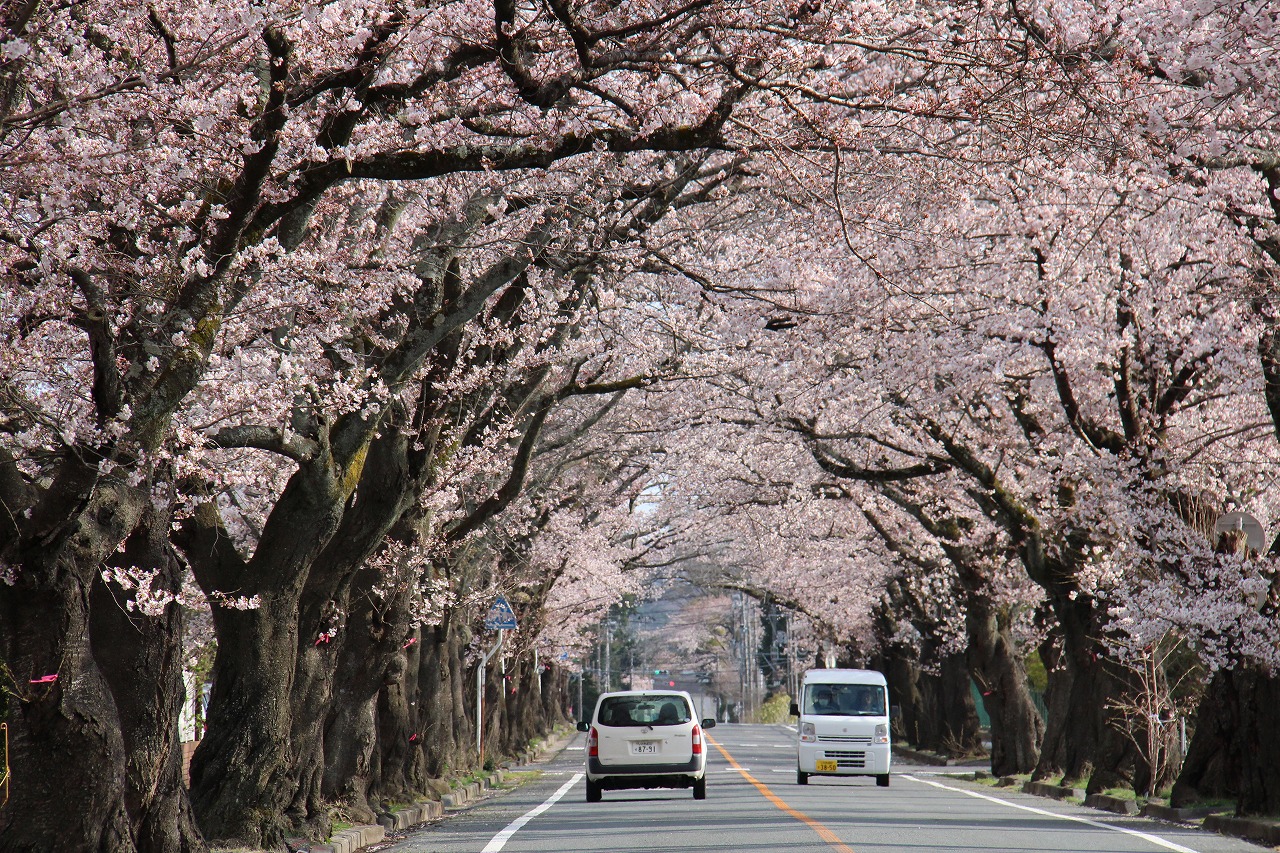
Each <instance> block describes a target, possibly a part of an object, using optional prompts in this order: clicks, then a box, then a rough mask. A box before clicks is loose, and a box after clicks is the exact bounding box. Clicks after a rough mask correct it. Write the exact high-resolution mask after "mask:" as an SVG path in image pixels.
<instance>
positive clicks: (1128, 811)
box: [1084, 794, 1138, 815]
mask: <svg viewBox="0 0 1280 853" xmlns="http://www.w3.org/2000/svg"><path fill="white" fill-rule="evenodd" d="M1084 804H1085V805H1086V806H1088V807H1089V808H1091V809H1101V810H1102V811H1104V812H1115V813H1116V814H1123V815H1135V814H1137V813H1138V804H1137V803H1135V802H1134V801H1133V800H1125V799H1122V798H1120V797H1113V796H1111V795H1109V794H1090V795H1089V796H1087V797H1085V799H1084Z"/></svg>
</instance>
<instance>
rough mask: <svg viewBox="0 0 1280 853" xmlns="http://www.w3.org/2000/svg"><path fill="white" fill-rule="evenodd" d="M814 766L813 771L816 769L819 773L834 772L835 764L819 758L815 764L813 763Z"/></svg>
mask: <svg viewBox="0 0 1280 853" xmlns="http://www.w3.org/2000/svg"><path fill="white" fill-rule="evenodd" d="M814 765H815V768H814V769H816V770H817V771H818V772H819V773H834V772H836V763H835V762H834V761H832V760H830V759H823V758H819V759H818V760H817V761H816V762H814Z"/></svg>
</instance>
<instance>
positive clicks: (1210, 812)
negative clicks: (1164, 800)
mask: <svg viewBox="0 0 1280 853" xmlns="http://www.w3.org/2000/svg"><path fill="white" fill-rule="evenodd" d="M1022 792H1023V793H1024V794H1034V795H1036V796H1041V797H1051V798H1053V799H1055V800H1063V799H1067V798H1068V797H1077V798H1080V797H1084V791H1083V790H1082V789H1080V788H1064V787H1062V786H1060V785H1046V784H1044V783H1043V782H1027V783H1026V784H1024V785H1023V786H1022ZM1084 804H1085V805H1086V806H1088V807H1089V808H1094V809H1101V810H1103V811H1108V812H1114V813H1116V814H1122V815H1131V816H1138V817H1144V818H1148V819H1151V820H1163V821H1168V822H1170V823H1181V824H1191V825H1192V826H1194V825H1196V822H1197V821H1200V823H1199V826H1200V828H1201V829H1204V830H1208V831H1209V832H1216V833H1218V834H1219V835H1229V836H1231V837H1233V838H1243V839H1244V840H1245V841H1256V842H1259V843H1262V844H1267V845H1270V846H1273V847H1274V846H1280V821H1269V820H1261V819H1257V818H1247V817H1233V816H1231V815H1226V814H1215V813H1214V812H1215V809H1213V808H1206V807H1200V808H1181V809H1175V808H1171V807H1169V806H1162V805H1159V804H1158V803H1147V804H1146V805H1145V806H1143V807H1142V808H1141V810H1139V808H1138V804H1137V803H1135V802H1133V801H1132V800H1125V799H1121V798H1120V797H1112V796H1109V795H1107V794H1090V795H1089V796H1088V797H1084ZM1219 811H1220V810H1219ZM1202 819H1203V820H1202Z"/></svg>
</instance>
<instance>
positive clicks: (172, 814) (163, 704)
mask: <svg viewBox="0 0 1280 853" xmlns="http://www.w3.org/2000/svg"><path fill="white" fill-rule="evenodd" d="M168 535H169V516H168V514H167V513H156V512H155V511H148V513H147V515H146V518H145V519H144V522H143V524H141V525H140V526H139V528H138V530H137V531H135V534H134V535H133V536H131V537H130V538H129V540H128V543H127V547H126V549H125V552H124V554H123V558H122V559H121V560H120V563H121V564H122V565H126V566H139V567H144V568H149V569H156V570H158V571H159V575H158V576H157V581H156V584H155V586H156V588H159V589H163V590H166V591H168V592H169V593H174V594H176V593H177V592H179V591H180V589H181V587H182V569H181V567H180V566H179V565H178V563H177V560H176V559H175V558H174V557H173V555H172V552H171V550H170V548H169V539H168ZM128 597H129V595H128V594H127V593H126V594H123V595H122V594H120V593H118V592H117V591H116V588H114V587H110V586H108V585H107V584H106V583H104V582H102V581H99V582H98V583H96V584H95V585H94V588H93V593H92V599H91V601H92V620H91V624H90V637H91V642H92V644H93V649H94V658H95V660H96V661H97V662H98V665H99V666H100V667H101V669H102V672H103V674H104V676H105V677H106V679H107V682H108V684H109V685H110V686H111V690H112V693H113V694H114V696H115V701H116V708H117V710H118V713H119V717H120V722H121V729H122V734H123V737H124V745H125V754H126V756H127V762H126V765H125V771H126V772H125V789H124V801H125V807H126V809H127V810H128V813H129V821H130V825H131V826H132V828H133V835H134V839H135V841H136V843H137V848H138V853H189V852H190V851H201V850H204V849H205V845H204V841H203V839H201V838H200V834H199V830H197V829H196V825H195V819H194V817H193V816H192V812H191V803H190V801H189V799H188V797H187V789H186V783H185V780H184V779H183V776H182V747H181V744H180V742H179V737H178V717H179V713H180V710H181V707H182V703H183V700H184V698H185V690H184V687H183V682H182V665H183V657H182V636H183V619H182V607H181V606H180V605H179V604H177V603H176V602H174V603H171V604H169V605H168V606H166V607H165V608H164V611H163V612H162V613H161V614H160V615H158V616H143V615H140V614H138V613H137V612H136V611H134V610H131V609H130V607H129V606H128V604H129V602H128V601H127V599H128Z"/></svg>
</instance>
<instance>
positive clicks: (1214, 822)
mask: <svg viewBox="0 0 1280 853" xmlns="http://www.w3.org/2000/svg"><path fill="white" fill-rule="evenodd" d="M1204 828H1205V829H1209V830H1213V831H1214V832H1217V833H1220V834H1221V835H1231V836H1234V837H1235V838H1244V839H1246V840H1248V841H1262V842H1265V843H1266V844H1270V845H1273V846H1274V845H1276V844H1280V825H1277V824H1273V823H1265V822H1263V821H1260V820H1250V819H1249V818H1247V817H1230V816H1228V815H1217V814H1214V815H1209V816H1208V817H1206V818H1205V819H1204Z"/></svg>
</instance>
